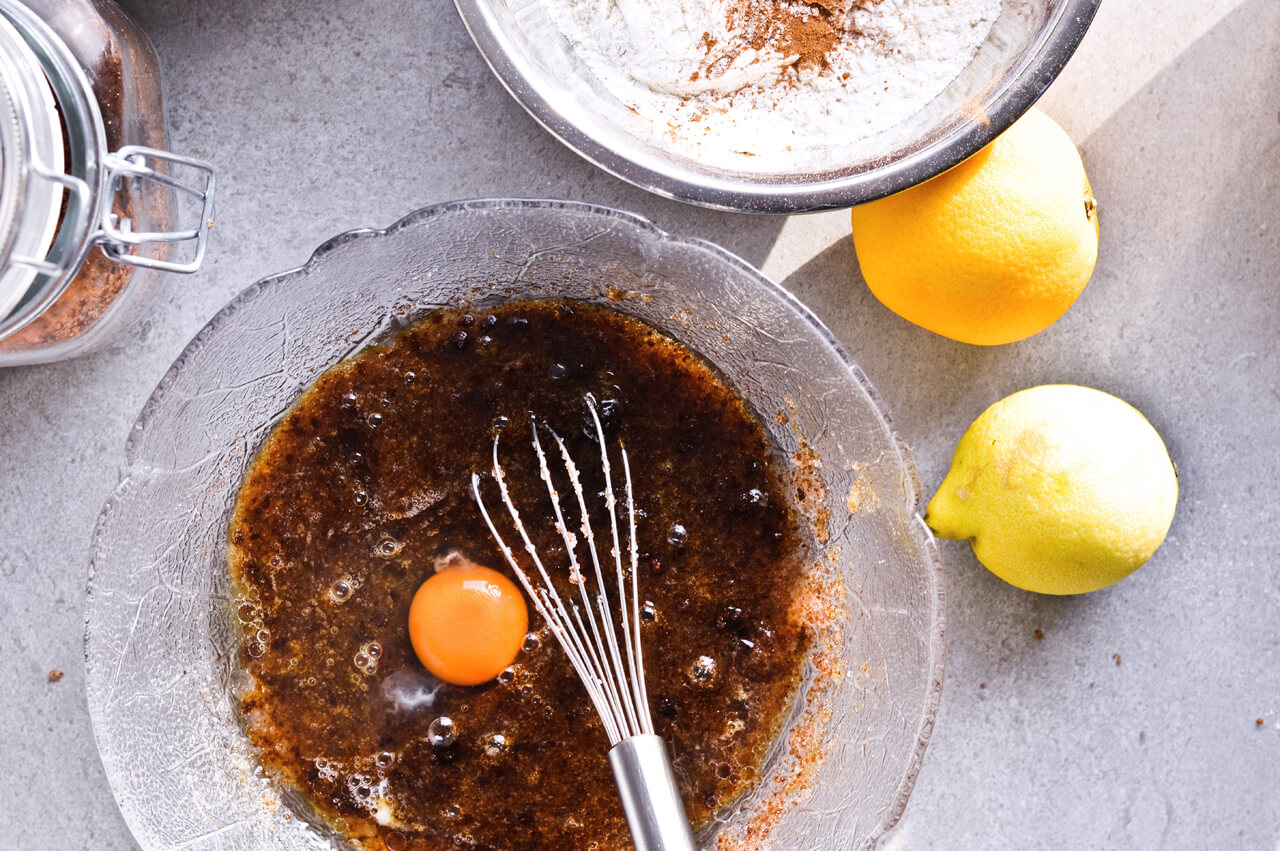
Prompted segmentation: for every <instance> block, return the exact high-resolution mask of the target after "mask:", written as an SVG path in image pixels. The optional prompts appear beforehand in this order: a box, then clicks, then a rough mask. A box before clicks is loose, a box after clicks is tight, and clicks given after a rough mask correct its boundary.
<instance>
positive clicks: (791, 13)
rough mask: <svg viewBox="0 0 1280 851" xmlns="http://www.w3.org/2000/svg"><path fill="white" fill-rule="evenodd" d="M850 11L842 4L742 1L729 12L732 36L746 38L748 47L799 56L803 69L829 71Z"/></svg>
mask: <svg viewBox="0 0 1280 851" xmlns="http://www.w3.org/2000/svg"><path fill="white" fill-rule="evenodd" d="M846 11H847V9H846V8H845V7H844V5H843V4H842V3H840V2H839V0H823V2H815V3H803V2H785V0H763V1H762V0H738V2H736V3H734V4H733V5H732V6H731V7H730V10H729V15H728V18H729V20H728V23H729V28H730V31H731V32H740V33H742V35H743V42H744V44H745V46H747V47H750V48H751V49H753V50H759V51H773V52H777V53H780V54H782V55H783V56H788V57H790V56H795V57H796V64H797V65H798V66H800V67H816V68H822V67H826V65H827V64H828V60H827V54H828V53H829V52H830V51H831V49H832V48H834V47H835V45H836V42H837V41H838V40H839V37H840V33H841V31H842V30H843V27H842V26H840V24H839V23H838V22H837V21H838V20H842V19H843V18H844V16H845V13H846Z"/></svg>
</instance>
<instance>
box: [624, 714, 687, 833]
mask: <svg viewBox="0 0 1280 851" xmlns="http://www.w3.org/2000/svg"><path fill="white" fill-rule="evenodd" d="M609 765H610V766H611V767H612V768H613V777H614V779H615V780H617V782H618V794H619V795H621V796H622V810H623V812H625V813H626V815H627V827H629V828H631V839H632V841H634V842H635V845H636V851H695V848H696V846H695V845H694V844H693V831H692V829H690V827H689V817H688V816H687V815H685V811H684V802H683V801H681V800H680V789H679V787H678V786H676V776H675V774H674V773H673V772H672V770H671V758H670V757H668V756H667V746H666V743H665V742H663V741H662V737H661V736H655V735H639V736H632V737H631V738H629V739H623V740H622V741H621V742H619V743H618V744H616V745H614V746H613V748H612V749H611V750H610V751H609Z"/></svg>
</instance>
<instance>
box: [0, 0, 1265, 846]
mask: <svg viewBox="0 0 1280 851" xmlns="http://www.w3.org/2000/svg"><path fill="white" fill-rule="evenodd" d="M126 5H128V6H129V8H130V9H131V10H132V11H133V12H134V13H135V15H136V16H137V17H138V18H139V20H140V21H141V22H142V23H143V24H144V25H145V27H146V28H147V29H148V30H149V31H150V32H151V33H152V36H153V38H154V40H155V42H156V45H157V47H158V49H159V51H160V53H161V56H162V59H163V62H164V65H165V68H166V71H167V74H168V77H167V80H168V94H169V104H170V112H171V122H172V127H173V142H172V144H173V147H174V149H175V150H178V151H182V152H188V153H192V154H196V155H199V156H204V157H207V158H209V159H212V160H214V161H215V162H216V163H217V164H218V166H219V168H220V169H221V172H220V179H221V196H220V199H219V201H220V206H219V211H218V212H219V215H218V225H217V229H216V234H215V240H214V243H213V246H212V248H211V251H210V255H209V260H208V264H207V268H206V270H205V271H204V272H202V273H201V274H199V275H198V276H196V277H194V278H191V279H187V280H173V281H172V282H171V283H170V285H169V286H168V288H167V289H166V290H165V291H164V293H163V294H162V295H161V297H160V299H159V301H158V303H157V305H156V306H155V308H154V310H153V311H152V312H151V314H150V315H149V317H148V318H147V320H146V321H145V323H144V324H143V325H142V326H141V327H140V328H139V329H138V330H137V332H136V333H135V334H133V335H132V336H131V337H130V338H129V339H127V340H125V341H123V342H122V343H120V344H119V345H118V346H117V347H115V348H114V349H111V350H109V351H107V352H105V353H102V354H100V355H98V356H96V357H91V358H87V359H83V360H80V361H76V362H72V363H66V364H61V365H56V366H49V367H40V368H30V369H20V370H12V371H8V372H4V373H0V400H3V405H0V434H3V440H2V442H0V485H2V486H3V487H4V489H5V491H6V495H5V498H4V502H3V509H0V581H2V582H3V593H0V681H2V682H3V686H0V754H2V755H3V762H4V765H5V770H4V771H3V772H2V773H0V800H3V802H4V803H3V806H0V847H3V848H34V849H76V848H85V849H117V848H130V847H132V846H133V843H132V841H131V839H130V836H129V833H128V830H127V828H126V827H125V825H124V823H123V821H122V820H121V818H120V816H119V814H118V812H117V810H116V807H115V804H114V802H113V800H112V797H111V792H110V790H109V788H108V786H107V783H106V780H105V778H104V776H103V772H102V768H101V766H100V764H99V761H98V758H97V754H96V752H95V750H94V745H93V739H92V732H91V730H90V726H89V720H88V715H87V710H86V706H85V698H84V694H83V667H82V663H81V639H82V636H81V633H82V603H83V598H84V586H85V579H86V570H85V562H86V551H87V543H88V539H89V533H90V530H91V528H92V525H93V522H94V518H95V516H96V514H97V512H98V510H99V507H100V506H101V504H102V502H103V500H104V499H105V497H106V496H107V494H108V493H109V492H110V490H111V489H112V487H113V486H114V484H115V482H116V480H117V477H118V475H119V470H120V465H121V464H122V463H123V445H124V440H125V437H126V435H127V433H128V430H129V426H130V424H131V423H132V421H133V418H134V416H135V414H136V413H137V411H138V410H139V408H140V406H141V405H142V402H143V401H144V400H145V399H146V397H147V395H148V394H149V393H150V392H151V389H152V387H153V386H154V385H155V383H156V381H157V380H158V379H159V378H160V376H161V375H162V373H163V372H164V370H165V368H166V367H167V366H168V365H169V363H170V362H171V361H172V360H173V358H174V357H175V356H176V355H177V354H178V352H179V351H180V350H181V349H182V347H183V346H184V345H185V343H186V342H187V340H188V339H189V338H190V337H191V336H192V335H193V334H194V333H195V332H196V331H197V330H198V329H199V328H200V326H201V325H203V324H204V322H205V321H206V320H207V319H208V318H209V317H210V316H211V315H212V314H213V313H214V312H215V310H216V309H217V308H218V307H219V306H221V305H222V304H223V303H224V302H225V301H227V300H228V299H229V298H230V297H231V296H232V295H233V294H234V293H236V292H237V291H238V290H240V289H241V288H243V287H244V286H246V285H247V284H249V283H250V282H252V281H253V280H254V279H256V278H258V277H260V276H262V275H265V274H268V273H271V272H275V271H278V270H281V269H284V268H287V267H290V266H293V265H296V264H298V263H301V262H302V261H304V260H305V259H306V258H307V256H308V254H309V252H310V251H311V249H312V248H313V247H314V246H315V245H317V244H318V243H319V242H320V241H322V240H323V239H325V238H327V237H329V236H331V235H333V234H334V233H336V232H338V231H341V230H345V229H348V228H352V227H357V226H364V225H385V224H388V223H390V222H391V221H393V220H395V219H396V218H398V217H400V216H401V215H402V214H404V213H407V212H409V211H410V210H412V209H414V208H417V207H420V206H422V205H425V204H429V203H433V202H437V201H444V200H448V199H453V198H459V197H465V196H484V195H507V196H554V197H565V198H574V199H583V200H589V201H595V202H601V203H605V204H611V205H616V206H620V207H624V208H628V209H631V210H635V211H637V212H641V213H644V214H646V215H648V216H651V217H653V218H654V219H656V220H657V222H658V223H659V225H661V226H662V227H664V228H667V229H669V230H672V231H676V232H679V233H685V234H693V235H698V236H702V237H706V238H709V239H711V240H714V241H716V242H719V243H722V244H724V245H725V246H727V247H728V248H730V249H731V250H733V251H736V252H738V253H740V254H742V255H743V256H744V257H746V258H747V259H748V260H750V261H752V262H754V263H757V264H761V265H763V266H764V268H765V269H766V271H767V272H769V273H770V274H772V275H773V276H774V277H776V278H777V279H780V280H784V281H785V282H786V284H787V285H788V286H790V287H791V288H792V289H794V290H795V291H796V292H797V293H798V294H799V296H800V297H801V298H802V299H803V300H805V301H806V302H807V303H808V304H809V305H811V306H812V307H813V308H814V309H815V310H817V312H818V313H819V314H820V315H822V316H823V317H824V318H825V319H826V321H827V322H828V323H829V324H830V325H831V327H832V329H833V330H834V331H835V333H836V334H837V336H839V337H840V339H841V340H843V341H844V343H845V345H846V346H847V348H848V349H849V351H850V352H851V353H852V354H853V356H854V357H855V359H857V360H858V361H859V362H860V364H861V365H862V366H863V368H864V369H865V371H866V372H867V374H868V375H869V376H870V378H871V380H872V381H873V382H874V383H875V385H876V386H877V388H878V389H879V391H880V393H881V394H882V396H883V397H884V400H885V402H886V403H887V405H888V407H889V408H890V410H891V411H892V412H893V414H894V416H895V419H896V422H897V424H898V427H899V428H900V430H901V431H902V433H903V435H904V436H905V437H906V438H907V440H908V441H909V442H910V444H911V445H912V447H913V450H914V452H915V456H916V460H917V462H918V464H919V467H920V471H921V475H922V478H923V480H924V483H925V487H926V489H927V490H929V491H930V492H932V489H933V488H934V487H936V485H937V484H938V482H939V481H940V480H941V477H942V475H943V474H944V472H945V470H946V467H947V466H948V462H949V459H950V453H951V449H952V446H953V444H954V442H955V440H956V439H957V438H958V436H959V434H960V433H961V432H962V431H963V429H964V427H965V426H966V425H967V424H968V422H969V421H970V420H971V419H972V418H973V417H974V416H976V415H977V414H978V413H979V412H980V411H981V410H982V409H983V408H984V407H985V406H986V405H988V404H989V403H991V402H993V401H995V400H996V399H998V398H1000V397H1001V396H1003V395H1005V394H1007V393H1010V392H1012V391H1014V390H1018V389H1021V388H1023V387H1027V386H1030V385H1033V384H1039V383H1043V382H1049V381H1068V382H1075V383H1082V384H1088V385H1092V386H1095V387H1098V388H1101V389H1104V390H1107V391H1110V392H1113V393H1116V394H1117V395H1120V396H1122V397H1124V398H1126V399H1128V400H1129V401H1130V402H1132V403H1134V404H1135V405H1137V406H1138V407H1139V408H1140V409H1142V410H1143V411H1144V412H1145V413H1146V414H1147V415H1148V417H1149V418H1150V419H1151V421H1152V422H1153V423H1154V424H1155V426H1156V427H1157V428H1158V429H1159V430H1160V431H1161V432H1162V433H1163V435H1164V437H1165V439H1166V441H1167V443H1168V445H1169V448H1170V450H1171V451H1172V454H1173V456H1174V458H1175V459H1176V461H1177V463H1178V466H1179V469H1180V471H1181V481H1182V496H1181V502H1180V505H1179V508H1178V514H1177V517H1176V519H1175V521H1174V525H1173V529H1172V531H1171V533H1170V535H1169V539H1168V541H1167V542H1166V544H1165V545H1164V547H1163V548H1162V549H1161V550H1160V552H1159V553H1158V554H1157V555H1156V557H1155V558H1154V559H1153V560H1152V561H1151V563H1150V564H1148V565H1147V566H1146V567H1144V568H1143V569H1142V570H1140V571H1139V572H1138V573H1137V574H1135V575H1134V576H1133V577H1131V578H1130V579H1127V580H1126V581H1124V582H1123V583H1121V584H1120V585H1118V586H1116V587H1114V588H1112V589H1110V590H1107V591H1103V592H1100V593H1096V594H1093V595H1089V596H1087V597H1083V598H1078V599H1074V598H1073V599H1051V598H1045V597H1037V596H1034V595H1030V594H1026V593H1023V592H1020V591H1017V590H1015V589H1013V588H1011V587H1008V586H1006V585H1004V584H1002V583H1001V582H1000V581H999V580H997V579H995V578H994V577H993V576H991V575H990V574H988V573H987V572H986V571H985V570H984V569H983V568H982V567H981V566H980V565H979V564H978V563H977V562H976V561H975V560H974V558H973V557H972V555H971V554H970V552H969V550H968V547H967V545H964V544H958V543H944V544H943V546H942V550H943V554H944V557H945V559H946V562H947V567H948V582H949V592H948V593H949V611H948V617H949V624H948V637H949V650H948V665H947V676H946V684H945V690H944V694H943V700H942V710H941V714H940V716H939V718H938V724H937V728H936V733H935V735H934V738H933V743H932V745H931V747H930V749H929V752H928V755H927V757H926V760H925V766H924V771H923V773H922V775H921V777H920V781H919V784H918V786H917V788H916V791H915V794H914V796H913V798H912V800H911V803H910V805H909V807H908V808H907V811H906V815H905V816H904V818H903V820H902V822H901V824H900V826H899V828H898V829H897V830H896V831H895V832H894V833H892V834H891V835H890V836H889V837H888V838H887V840H886V843H885V844H886V847H889V848H894V849H899V848H901V849H915V848H938V849H951V848H1020V849H1039V848H1089V849H1103V848H1115V849H1155V848H1167V849H1199V848H1238V849H1276V848H1280V539H1278V538H1277V536H1276V528H1277V525H1278V521H1280V498H1277V496H1276V491H1275V488H1276V484H1277V480H1278V479H1280V450H1278V449H1277V438H1280V341H1278V332H1280V47H1278V46H1280V4H1277V3H1276V2H1275V0H1195V2H1192V0H1176V2H1175V0H1170V2H1166V3H1163V4H1148V3H1132V2H1127V0H1110V2H1109V3H1106V4H1104V8H1103V11H1102V12H1101V14H1100V16H1099V18H1098V19H1097V21H1096V23H1095V25H1094V28H1093V30H1092V31H1091V33H1090V34H1089V36H1088V38H1087V40H1086V41H1085V44H1084V46H1083V47H1082V49H1081V51H1080V52H1079V54H1078V55H1077V57H1076V58H1075V59H1074V60H1073V61H1072V63H1071V64H1070V66H1069V67H1068V68H1067V70H1066V72H1065V73H1064V75H1063V77H1062V78H1061V79H1060V80H1059V82H1058V83H1057V84H1056V85H1055V87H1054V88H1053V89H1052V90H1051V92H1050V93H1049V95H1048V96H1047V97H1046V99H1045V100H1044V102H1043V105H1044V106H1045V108H1046V110H1047V111H1048V112H1049V113H1050V114H1051V115H1053V116H1055V117H1056V118H1057V119H1058V120H1059V121H1060V122H1061V123H1062V124H1063V125H1064V126H1065V127H1066V128H1067V130H1068V131H1069V132H1070V133H1071V134H1072V136H1073V137H1074V138H1075V139H1076V140H1077V142H1078V143H1079V144H1080V146H1081V149H1082V151H1083V154H1084V159H1085V163H1086V166H1087V168H1088V170H1089V173H1090V176H1091V178H1092V180H1093V185H1094V188H1095V190H1096V192H1097V194H1098V197H1099V199H1100V200H1101V204H1102V234H1103V238H1102V249H1101V257H1100V259H1099V263H1098V269H1097V274H1096V275H1095V277H1094V280H1093V282H1092V283H1091V284H1090V286H1089V288H1088V289H1087V290H1086V292H1085V294H1084V295H1083V297H1082V298H1081V300H1080V301H1079V302H1078V303H1077V305H1076V306H1075V307H1074V308H1073V309H1072V310H1071V311H1070V312H1069V313H1068V314H1067V315H1066V317H1065V318H1064V319H1062V320H1061V321H1060V322H1059V323H1057V324H1056V325H1055V326H1053V327H1052V328H1051V329H1049V330H1048V331H1046V332H1044V333H1043V334H1041V335H1039V336H1037V337H1034V338H1032V339H1031V340H1028V341H1025V342H1023V343H1019V344H1015V345H1011V346H1006V347H1002V348H996V349H977V348H970V347H966V346H963V345H961V344H958V343H952V342H950V341H947V340H944V339H942V338H939V337H936V336H933V335H931V334H929V333H928V332H925V331H922V330H920V329H917V328H915V327H913V326H911V325H908V324H907V323H905V322H903V321H902V320H900V319H898V318H897V317H895V316H893V315H892V314H890V313H889V312H887V311H886V310H885V309H884V308H882V307H881V306H880V305H879V304H878V303H877V302H876V301H875V300H874V298H872V297H871V296H870V294H869V293H868V292H867V291H866V288H865V287H864V285H863V284H862V282H861V280H860V278H859V275H858V271H857V266H856V262H855V259H854V255H853V251H852V248H851V246H850V243H849V240H848V238H847V222H846V219H845V215H844V214H843V213H834V214H829V215H822V216H810V217H797V218H791V219H786V220H784V219H774V218H768V219H765V218H748V217H743V216H735V215H726V214H723V213H713V212H709V211H704V210H698V209H694V208H690V207H684V206H681V205H678V204H674V203H670V202H666V201H662V200H660V199H657V198H655V197H652V196H649V195H647V194H645V193H644V192H641V191H639V190H637V189H633V188H631V187H629V186H626V185H623V184H621V183H619V182H618V181H616V180H614V179H612V178H610V177H608V176H607V175H605V174H603V173H601V172H599V171H597V170H596V169H594V168H593V167H591V166H589V165H588V164H587V163H585V162H583V161H581V160H579V159H578V158H577V157H576V156H575V155H573V154H571V153H569V152H568V151H566V150H565V149H563V148H562V147H561V146H560V145H559V144H558V143H557V142H555V141H554V140H553V139H551V138H550V137H549V136H547V135H546V134H545V133H543V132H542V131H541V130H540V129H539V128H538V127H537V126H536V125H535V124H534V123H533V122H532V121H531V120H530V119H529V118H527V117H526V116H525V114H524V113H523V112H522V111H521V110H520V108H519V107H518V106H516V105H515V104H514V103H513V102H512V101H511V100H510V99H509V98H508V96H507V95H506V93H505V92H504V91H503V90H502V88H501V87H500V86H499V85H498V84H497V83H496V82H495V81H494V80H493V79H492V78H491V77H490V75H489V72H488V70H487V69H486V68H485V66H484V64H483V63H482V62H481V61H480V59H479V57H478V56H477V55H476V54H475V52H474V51H473V49H472V47H471V44H470V42H469V41H468V39H467V36H466V33H465V32H464V31H463V29H462V27H461V26H460V25H459V23H458V22H457V20H456V18H455V16H454V13H453V10H452V7H451V5H450V4H449V3H448V2H447V0H361V2H349V1H348V2H343V0H205V2H198V3H184V2H164V0H130V2H128V3H127V4H126ZM1037 629H1039V630H1041V631H1042V633H1043V639H1042V640H1037V639H1036V638H1035V637H1034V631H1035V630H1037ZM1113 654H1114V655H1113ZM54 668H58V669H62V670H64V671H66V676H65V678H63V679H62V680H61V681H60V682H56V683H51V682H49V681H48V677H47V674H48V672H49V670H50V669H54ZM1258 718H1261V719H1263V725H1262V726H1261V727H1259V726H1258V725H1257V722H1256V720H1255V719H1258Z"/></svg>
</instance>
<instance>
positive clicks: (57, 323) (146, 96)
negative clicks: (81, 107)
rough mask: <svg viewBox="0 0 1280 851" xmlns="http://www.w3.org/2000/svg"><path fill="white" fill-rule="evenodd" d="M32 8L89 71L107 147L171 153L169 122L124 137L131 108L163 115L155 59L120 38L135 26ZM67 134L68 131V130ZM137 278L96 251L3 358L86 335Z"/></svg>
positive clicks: (61, 6)
mask: <svg viewBox="0 0 1280 851" xmlns="http://www.w3.org/2000/svg"><path fill="white" fill-rule="evenodd" d="M27 5H28V6H29V7H30V8H31V9H32V11H34V12H35V13H36V14H37V15H39V16H40V17H41V18H42V19H43V20H44V21H45V23H47V24H48V25H49V26H50V27H51V28H52V29H53V30H54V31H55V32H56V33H57V34H58V35H59V36H61V37H62V38H63V39H64V40H66V42H67V45H68V47H70V48H71V50H72V52H73V53H74V54H75V55H76V58H77V59H78V60H79V61H80V63H81V65H82V67H84V68H85V70H86V72H87V73H88V75H89V79H90V82H91V83H92V84H93V92H94V95H95V97H96V99H97V101H98V107H99V109H100V111H101V114H102V122H103V127H104V130H105V135H106V142H107V149H108V150H112V151H114V150H118V149H119V148H121V147H123V146H124V145H125V144H128V143H130V142H134V143H138V144H143V145H148V146H152V147H164V126H163V121H162V120H157V121H137V120H136V119H135V120H134V121H132V123H131V126H130V131H131V133H133V134H135V135H136V136H138V137H139V138H130V139H126V137H125V124H126V121H127V120H128V119H129V117H130V111H131V110H132V111H134V112H138V111H143V112H144V113H150V115H148V117H151V115H154V116H155V117H156V118H160V117H161V116H163V110H162V108H161V106H160V91H161V88H160V85H161V84H160V78H159V72H158V69H156V67H155V65H154V61H153V60H151V59H150V58H149V57H143V56H139V55H137V51H136V49H135V45H134V44H130V43H127V42H122V41H121V40H120V39H119V38H117V37H116V33H117V32H124V31H129V30H133V29H135V25H134V24H133V23H132V22H131V21H129V20H128V19H127V18H125V17H124V16H123V14H121V13H120V12H119V11H118V10H115V9H113V8H108V7H104V6H100V5H98V4H96V3H93V2H91V0H27ZM139 38H140V37H139ZM136 43H138V41H137V40H135V44H136ZM133 101H145V102H139V103H135V102H133ZM63 130H64V133H65V131H66V128H65V126H64V128H63ZM65 154H66V156H67V157H69V156H70V150H69V147H68V148H67V149H66V150H65ZM113 204H114V207H113V209H114V212H115V213H116V215H117V216H119V217H120V218H121V219H125V218H131V217H132V215H133V203H132V200H131V198H130V196H129V195H127V194H126V193H123V192H120V193H116V196H115V198H114V199H113ZM64 211H65V202H64ZM134 252H135V253H136V249H134ZM133 272H134V269H133V267H131V266H125V265H122V264H120V263H117V262H115V261H113V260H112V259H111V258H109V257H108V256H107V255H105V254H104V253H103V252H102V249H101V248H97V247H95V248H93V249H91V250H90V252H89V254H88V256H87V257H86V259H85V262H84V264H83V265H82V266H81V267H80V271H79V272H77V273H76V275H75V277H74V278H73V279H72V280H71V282H70V283H69V284H68V285H67V288H66V290H65V291H63V293H62V294H61V295H60V296H59V297H58V299H57V301H55V302H54V303H53V304H51V305H50V306H49V307H48V308H47V309H46V310H45V311H44V312H43V313H41V314H40V315H39V316H37V317H36V318H35V319H34V320H33V321H32V322H30V323H29V324H28V325H26V326H24V327H23V328H21V329H20V330H18V331H17V332H16V333H14V334H11V335H9V336H8V337H5V338H4V339H3V340H0V352H12V351H22V350H27V349H34V348H42V347H45V346H50V345H53V344H55V343H60V342H64V341H66V340H71V339H74V338H76V337H78V336H80V335H81V334H83V333H85V332H86V331H88V330H89V329H90V328H92V327H93V326H94V325H95V324H97V323H98V322H99V321H100V320H101V319H102V318H103V316H105V315H106V313H107V311H108V310H109V309H110V308H111V306H112V305H113V304H114V303H115V301H116V299H117V298H118V297H119V296H120V294H121V292H122V291H123V290H124V288H125V285H126V284H127V283H128V282H129V279H130V277H131V276H132V275H133Z"/></svg>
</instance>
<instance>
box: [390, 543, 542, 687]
mask: <svg viewBox="0 0 1280 851" xmlns="http://www.w3.org/2000/svg"><path fill="white" fill-rule="evenodd" d="M528 631H529V610H528V608H527V607H526V606H525V602H524V595H522V594H521V593H520V589H519V588H517V587H516V584H515V583H514V582H512V581H511V580H510V579H508V578H507V577H506V576H504V575H502V574H501V573H499V572H498V571H496V570H491V569H490V568H487V567H481V566H480V565H478V564H474V563H472V562H463V563H462V564H457V565H455V566H453V567H449V568H446V569H445V570H442V571H440V572H439V573H437V574H435V575H433V576H432V577H431V578H430V579H428V580H427V581H426V582H424V583H422V586H421V587H420V588H419V589H418V593H416V594H414V596H413V603H412V604H410V606H409V641H410V642H412V643H413V651H414V652H415V653H417V654H418V658H419V659H421V660H422V664H423V665H425V666H426V668H427V670H428V671H430V672H431V673H432V674H434V675H435V676H437V677H439V678H440V679H442V680H444V681H445V682H447V683H452V684H454V685H458V686H474V685H479V684H480V683H483V682H488V681H489V680H491V679H493V678H494V677H496V676H498V674H500V673H502V670H503V669H504V668H506V667H507V666H508V665H510V664H511V663H512V662H514V661H515V658H516V654H518V653H519V652H520V645H521V643H522V642H523V640H524V636H525V634H526V633H527V632H528Z"/></svg>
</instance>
